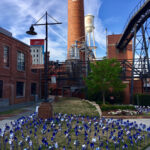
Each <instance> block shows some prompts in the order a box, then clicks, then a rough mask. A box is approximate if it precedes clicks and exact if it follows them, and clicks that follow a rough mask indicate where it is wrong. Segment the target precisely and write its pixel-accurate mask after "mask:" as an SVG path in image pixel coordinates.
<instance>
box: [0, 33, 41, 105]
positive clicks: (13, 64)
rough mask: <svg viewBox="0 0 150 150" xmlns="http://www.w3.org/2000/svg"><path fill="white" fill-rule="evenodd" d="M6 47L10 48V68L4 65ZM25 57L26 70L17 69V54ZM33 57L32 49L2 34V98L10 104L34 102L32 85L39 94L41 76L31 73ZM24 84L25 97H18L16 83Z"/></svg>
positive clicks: (0, 40) (0, 76)
mask: <svg viewBox="0 0 150 150" xmlns="http://www.w3.org/2000/svg"><path fill="white" fill-rule="evenodd" d="M4 46H8V47H9V67H5V65H4ZM18 51H19V52H21V53H23V54H24V56H25V70H24V71H18V69H17V52H18ZM31 65H32V57H31V54H30V47H29V46H28V45H26V44H24V43H22V42H21V41H19V40H17V39H15V38H13V37H11V36H7V35H5V34H3V33H0V80H2V81H3V87H2V98H1V99H0V100H5V99H8V100H9V104H17V103H21V102H27V101H31V100H34V96H32V95H31V83H36V93H39V74H38V73H32V72H31ZM17 82H24V96H22V97H17V96H16V83H17Z"/></svg>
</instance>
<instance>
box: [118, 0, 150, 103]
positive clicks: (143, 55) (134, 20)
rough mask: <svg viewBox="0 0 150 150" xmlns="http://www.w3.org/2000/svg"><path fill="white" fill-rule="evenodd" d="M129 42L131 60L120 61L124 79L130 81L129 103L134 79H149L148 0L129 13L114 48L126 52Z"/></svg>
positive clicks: (149, 35) (131, 97) (149, 16)
mask: <svg viewBox="0 0 150 150" xmlns="http://www.w3.org/2000/svg"><path fill="white" fill-rule="evenodd" d="M131 40H132V42H133V59H132V60H122V61H121V64H122V66H123V72H124V76H123V77H124V79H126V80H127V79H129V78H130V80H131V93H130V103H132V99H133V86H134V85H133V83H134V78H140V79H141V80H142V81H144V82H147V79H148V78H150V59H149V54H150V0H141V1H140V2H139V3H138V5H137V6H136V7H135V8H134V10H133V11H132V12H131V14H130V15H129V18H128V20H127V23H126V25H125V28H124V31H123V34H122V36H121V38H120V40H119V41H118V43H117V45H116V48H117V49H119V51H122V50H126V47H127V45H128V43H129V42H130V41H131ZM125 71H126V73H125ZM127 72H130V73H127ZM145 85H148V84H147V83H146V84H145Z"/></svg>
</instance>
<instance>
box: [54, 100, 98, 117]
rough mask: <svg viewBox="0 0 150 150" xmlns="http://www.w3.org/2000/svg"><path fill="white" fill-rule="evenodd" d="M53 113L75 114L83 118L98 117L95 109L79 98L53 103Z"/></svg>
mask: <svg viewBox="0 0 150 150" xmlns="http://www.w3.org/2000/svg"><path fill="white" fill-rule="evenodd" d="M53 112H54V113H63V114H68V115H69V114H75V115H79V114H81V115H84V116H99V114H98V111H97V110H96V108H95V107H94V106H93V105H91V104H89V103H88V102H85V101H82V100H81V99H79V98H73V97H71V98H59V100H58V101H57V102H54V103H53Z"/></svg>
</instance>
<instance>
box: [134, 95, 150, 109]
mask: <svg viewBox="0 0 150 150" xmlns="http://www.w3.org/2000/svg"><path fill="white" fill-rule="evenodd" d="M133 104H134V105H140V106H150V95H149V94H135V95H134V101H133Z"/></svg>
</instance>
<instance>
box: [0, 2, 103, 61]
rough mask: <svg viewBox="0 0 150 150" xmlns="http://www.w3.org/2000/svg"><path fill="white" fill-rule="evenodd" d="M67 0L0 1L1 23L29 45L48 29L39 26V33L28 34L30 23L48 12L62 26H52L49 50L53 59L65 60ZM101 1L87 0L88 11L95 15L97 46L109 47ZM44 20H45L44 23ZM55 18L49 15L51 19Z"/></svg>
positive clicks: (42, 36)
mask: <svg viewBox="0 0 150 150" xmlns="http://www.w3.org/2000/svg"><path fill="white" fill-rule="evenodd" d="M67 5H68V4H67V0H39V1H37V0H12V1H10V0H0V11H1V12H2V13H0V23H1V27H4V28H6V29H8V30H9V31H11V32H12V33H13V36H14V37H15V38H17V39H19V40H21V41H23V42H25V43H27V44H29V39H30V38H45V28H44V27H43V26H38V27H35V30H36V32H37V33H38V35H37V36H35V37H33V36H32V37H31V36H28V35H26V33H25V32H26V31H27V30H28V29H29V27H30V25H31V24H33V23H35V22H36V21H37V20H38V19H40V17H41V16H42V15H43V14H44V13H45V11H47V12H48V13H49V15H51V16H52V17H53V18H55V19H56V20H58V21H60V22H62V23H63V24H61V25H55V26H49V30H48V31H49V43H48V46H49V50H50V57H51V59H52V60H58V59H59V60H65V59H66V56H67V10H68V9H67ZM100 7H101V0H85V14H87V13H90V14H93V15H94V16H95V40H96V43H97V46H98V47H99V48H100V49H101V48H102V49H105V29H104V27H103V24H102V22H101V20H100V18H99V17H98V12H99V9H100ZM43 21H44V20H41V22H43ZM52 21H53V20H52V19H50V18H49V22H52Z"/></svg>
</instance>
